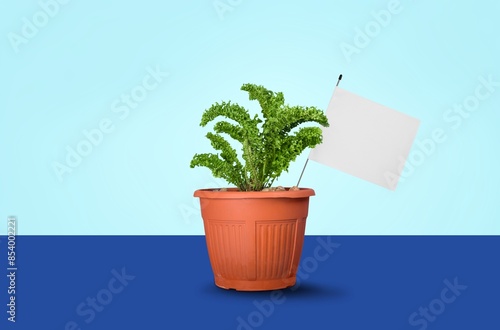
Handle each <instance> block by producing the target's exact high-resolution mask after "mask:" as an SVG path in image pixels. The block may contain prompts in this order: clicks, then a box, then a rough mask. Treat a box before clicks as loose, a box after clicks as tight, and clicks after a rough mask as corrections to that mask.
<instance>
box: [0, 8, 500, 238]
mask: <svg viewBox="0 0 500 330" xmlns="http://www.w3.org/2000/svg"><path fill="white" fill-rule="evenodd" d="M50 2H51V1H49V0H45V1H43V0H42V1H41V2H40V3H42V4H43V3H50ZM40 3H39V2H36V1H19V2H12V1H11V2H8V4H6V3H4V4H2V5H1V9H0V30H1V34H2V35H3V38H2V42H1V44H0V47H1V54H2V61H1V62H0V66H1V71H0V72H2V78H1V98H0V111H1V112H0V113H1V117H0V124H1V127H0V143H1V144H0V152H1V155H2V164H1V182H0V209H1V212H0V215H1V216H2V217H4V218H5V226H4V225H0V233H2V234H5V232H6V218H7V216H9V215H15V216H17V217H18V219H19V223H18V233H19V234H25V235H48V234H56V235H62V234H117V235H122V234H138V235H141V234H174V235H183V234H203V226H202V221H201V218H200V214H199V209H198V205H197V203H198V201H197V200H196V199H194V198H193V197H192V193H193V191H194V190H195V189H197V188H203V187H208V186H212V187H213V186H224V185H225V184H224V182H222V181H220V180H214V179H212V178H211V175H210V172H209V171H208V170H207V169H204V168H197V169H190V168H189V161H190V159H191V157H192V155H193V154H194V153H195V152H201V151H204V150H210V149H209V145H208V142H207V141H206V139H205V138H204V135H205V134H206V132H207V130H206V129H202V128H200V127H199V126H198V123H199V120H200V116H201V114H202V112H203V110H204V109H205V108H207V107H209V106H210V105H211V104H212V103H213V102H215V101H221V100H232V101H235V102H238V103H240V104H242V105H245V106H248V107H249V108H251V109H254V110H256V109H258V108H257V106H256V104H254V103H251V102H249V101H248V100H247V94H246V93H245V92H242V91H240V90H239V88H240V86H241V85H242V84H243V83H247V82H251V83H258V84H262V85H264V86H266V87H268V88H270V89H272V90H274V91H282V92H284V94H285V97H286V99H287V102H288V103H290V104H298V105H315V106H318V107H321V108H326V106H327V104H328V102H329V100H330V97H331V94H332V91H333V87H334V85H335V83H336V80H337V76H338V75H339V73H343V74H344V80H343V81H342V83H341V84H342V87H343V88H345V89H348V90H350V91H352V92H354V93H356V94H359V95H362V96H364V97H366V98H369V99H372V100H373V101H376V102H379V103H382V104H384V105H387V106H389V107H391V108H394V109H398V110H399V111H402V112H405V113H407V114H409V115H411V116H414V117H417V118H419V119H420V120H421V122H422V123H421V126H420V130H419V133H418V136H417V139H418V140H424V139H426V138H429V137H431V135H432V132H433V130H435V129H442V130H443V131H445V132H446V135H447V140H446V141H445V142H443V143H441V144H439V145H437V147H436V149H435V150H434V151H433V152H432V153H430V155H428V156H426V157H425V159H424V160H423V161H422V162H421V164H420V165H419V166H418V167H416V169H415V170H414V172H413V173H412V174H411V175H409V176H408V177H407V178H406V179H405V181H404V182H401V183H400V185H399V187H398V189H397V190H396V191H395V192H392V191H389V190H386V189H384V188H381V187H379V186H376V185H373V184H371V183H368V182H364V181H362V180H360V179H357V178H355V177H351V176H349V175H346V174H343V173H342V172H339V171H337V170H334V169H331V168H328V167H326V166H323V165H320V164H317V163H314V162H310V163H309V166H308V168H307V171H306V173H305V175H304V178H303V180H302V184H301V185H302V186H306V187H312V188H314V189H315V190H316V194H317V196H315V197H313V198H312V199H311V208H310V213H309V218H308V224H307V234H321V235H326V234H328V235H344V234H347V235H350V234H377V235H378V234H389V235H392V234H497V235H498V234H500V225H499V220H500V211H499V206H498V205H499V203H498V196H499V195H500V189H499V183H500V173H499V167H498V164H499V161H500V158H499V156H498V150H499V148H498V142H499V138H500V130H499V129H498V123H499V122H500V115H499V111H498V110H499V104H500V88H499V87H498V86H497V87H496V90H495V91H494V92H492V93H490V95H489V96H488V97H487V98H486V99H484V100H481V101H480V104H479V106H478V108H477V109H476V111H474V112H472V113H471V114H470V117H469V118H466V119H464V120H463V121H462V122H461V125H460V127H458V128H453V127H452V123H450V122H446V121H445V120H444V118H443V114H444V113H445V112H446V111H447V110H448V109H450V108H452V107H453V105H454V104H462V102H464V100H465V99H466V98H467V97H469V96H471V95H474V93H475V89H476V88H477V87H478V86H479V85H480V80H479V77H484V78H485V79H488V77H490V76H491V79H493V80H494V81H500V66H499V64H498V59H499V58H500V46H499V37H498V31H500V23H499V19H498V13H500V4H499V3H498V2H494V1H467V2H465V1H463V2H460V1H459V2H457V1H451V0H448V1H439V2H435V1H415V0H412V1H410V0H401V1H400V5H399V7H400V12H399V13H397V14H393V15H392V17H391V20H390V22H389V23H388V24H386V26H383V27H381V29H380V31H376V30H372V35H373V37H372V38H370V39H371V41H370V42H369V44H368V45H366V46H365V45H363V46H364V47H360V48H359V53H357V54H353V55H352V56H351V57H350V58H347V57H346V56H345V55H344V54H343V52H342V50H341V45H342V43H349V44H351V45H353V44H354V39H355V37H356V34H357V32H356V31H357V30H356V29H358V28H359V29H361V30H363V29H365V28H370V27H372V28H376V26H375V25H374V24H373V22H375V19H374V17H373V16H372V12H379V11H381V10H386V9H387V8H388V6H389V3H390V1H370V2H366V3H363V4H358V3H357V2H353V1H347V0H345V1H273V2H269V1H263V0H260V1H257V0H253V1H245V0H242V1H236V0H232V1H229V0H222V1H218V3H222V4H226V5H227V6H230V8H231V10H230V11H226V12H224V13H223V14H222V15H218V13H217V11H216V9H215V7H214V3H217V1H212V0H203V1H189V2H188V1H152V0H150V1H136V2H132V1H131V2H125V1H106V2H100V1H76V0H73V1H70V2H68V3H67V4H59V5H58V6H59V8H58V9H57V8H56V7H54V6H52V7H50V8H51V9H52V11H53V12H54V13H55V14H54V13H53V17H50V18H48V20H47V21H46V22H44V21H43V19H44V16H43V14H40V13H39V12H40V11H41V10H42V8H41V4H40ZM37 13H38V14H37ZM34 15H35V18H36V19H38V20H39V22H42V23H43V24H45V23H46V24H45V26H43V27H41V28H40V29H39V31H38V32H37V34H36V35H35V36H33V37H32V38H27V39H26V40H27V42H26V43H22V44H20V45H18V46H19V47H18V52H16V51H15V49H14V48H16V47H13V46H12V43H11V41H10V40H9V38H12V33H16V34H18V35H20V36H22V28H23V24H25V21H23V18H27V19H28V20H30V21H31V22H33V19H34V18H33V16H34ZM37 15H38V16H37ZM45 17H48V16H47V15H46V16H45ZM156 67H158V68H159V69H160V70H161V71H164V72H167V71H168V72H169V76H168V77H167V78H165V79H164V80H163V81H162V82H161V83H159V84H158V86H157V87H156V88H155V89H154V90H152V91H149V92H148V94H147V95H146V97H145V99H144V101H142V102H140V103H139V105H138V106H137V107H136V108H135V109H132V110H131V111H130V113H129V116H128V117H126V118H124V119H120V113H115V112H113V111H112V105H113V102H114V101H115V100H119V98H120V95H122V94H124V93H130V91H131V90H132V89H133V88H135V87H136V86H138V85H140V84H141V83H142V81H143V79H144V77H145V76H146V75H147V74H148V71H147V70H148V68H151V69H154V68H156ZM105 118H108V119H109V120H111V121H112V123H113V125H114V130H113V131H112V132H111V133H108V134H105V135H104V137H103V140H102V142H101V143H100V144H99V145H97V146H95V147H94V148H93V150H92V151H91V152H90V153H89V155H88V156H86V157H84V158H83V160H82V161H81V164H79V165H78V166H77V167H75V168H74V169H73V171H72V172H71V173H66V174H64V175H63V181H62V182H61V181H60V180H58V177H57V175H56V173H55V171H54V169H53V162H60V163H63V164H64V162H65V157H66V153H67V151H66V147H67V146H69V147H71V148H76V147H77V145H78V144H79V143H81V141H83V140H84V139H85V136H84V135H83V133H82V131H83V130H91V129H95V128H97V127H98V125H99V122H100V121H101V120H103V119H105ZM414 149H415V147H414ZM306 156H307V152H305V153H304V154H302V156H301V157H300V159H298V161H297V162H296V163H294V164H293V165H292V166H291V168H290V172H289V173H288V174H286V175H284V176H283V177H282V178H281V179H280V180H279V182H278V183H279V184H282V185H287V186H290V185H293V184H295V183H296V180H297V179H298V176H299V174H300V171H301V169H302V166H303V164H304V161H305V159H306Z"/></svg>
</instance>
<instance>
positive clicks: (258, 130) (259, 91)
mask: <svg viewBox="0 0 500 330" xmlns="http://www.w3.org/2000/svg"><path fill="white" fill-rule="evenodd" d="M241 90H243V91H246V92H248V94H249V99H250V100H257V101H258V102H259V104H260V106H261V108H262V117H263V118H260V117H259V115H255V116H254V117H251V116H250V114H249V112H248V110H247V109H245V108H244V107H241V106H239V105H238V104H234V103H231V102H230V101H229V102H222V103H215V104H213V105H212V106H211V107H210V108H209V109H207V110H205V112H204V113H203V116H202V118H201V123H200V126H202V127H204V126H206V125H207V124H208V123H209V122H211V121H212V120H214V119H216V118H218V117H225V118H228V119H230V120H232V121H233V122H234V123H232V122H228V121H219V122H217V123H216V124H215V125H214V127H213V130H214V133H212V132H209V133H207V135H206V137H207V138H208V139H209V140H210V142H211V144H212V147H213V148H214V149H216V150H218V151H220V153H217V154H213V153H203V154H195V155H194V157H193V159H192V160H191V168H194V167H197V166H204V167H207V168H209V169H210V170H211V171H212V174H213V175H214V176H215V177H216V178H223V179H225V180H226V181H227V182H229V183H231V184H234V185H235V186H237V187H238V188H239V189H240V190H242V191H260V190H262V189H264V188H268V187H270V186H271V185H272V184H273V182H274V180H276V179H277V178H278V177H279V176H280V175H281V174H282V172H283V171H288V167H289V165H290V163H291V162H292V161H294V160H295V159H296V158H297V156H298V155H300V154H301V153H302V151H304V149H305V148H308V147H309V148H313V147H315V146H316V145H318V144H319V143H321V141H322V131H321V128H319V127H316V126H312V127H300V128H298V129H297V130H294V131H292V130H293V129H294V128H296V127H297V126H299V125H301V124H303V123H306V122H315V123H318V124H320V125H322V126H325V127H326V126H328V119H327V118H326V116H325V114H324V113H323V111H321V110H320V109H318V108H316V107H301V106H289V105H285V98H284V96H283V93H281V92H279V93H275V92H273V91H270V90H268V89H266V88H264V87H263V86H259V85H254V84H244V85H243V86H242V87H241ZM222 134H227V135H228V136H230V137H231V138H233V139H234V140H236V141H238V142H240V143H241V146H242V149H241V151H242V154H241V158H242V160H243V162H242V161H241V160H240V158H239V157H238V154H237V153H236V150H235V149H234V148H233V147H232V146H231V144H230V143H229V142H228V141H227V140H226V139H225V138H224V136H223V135H222Z"/></svg>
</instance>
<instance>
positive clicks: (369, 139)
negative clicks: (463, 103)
mask: <svg viewBox="0 0 500 330" xmlns="http://www.w3.org/2000/svg"><path fill="white" fill-rule="evenodd" d="M326 115H327V117H328V121H329V123H330V127H326V128H323V143H321V144H320V145H318V146H316V147H315V148H314V149H312V150H311V152H310V154H309V159H311V160H314V161H317V162H319V163H322V164H325V165H327V166H331V167H333V168H336V169H338V170H340V171H342V172H345V173H348V174H351V175H354V176H356V177H358V178H361V179H364V180H367V181H370V182H372V183H375V184H378V185H380V186H383V187H385V188H388V189H391V190H395V189H396V187H397V184H398V182H399V177H400V174H401V171H402V170H403V168H404V164H405V162H406V159H407V157H408V154H409V152H410V149H411V146H412V144H413V140H414V139H415V136H416V134H417V131H418V126H419V125H420V121H419V120H418V119H416V118H413V117H410V116H408V115H406V114H404V113H401V112H398V111H395V110H393V109H390V108H387V107H385V106H383V105H381V104H378V103H375V102H373V101H370V100H368V99H365V98H363V97H360V96H358V95H356V94H353V93H351V92H348V91H346V90H344V89H341V88H339V87H337V88H335V91H334V93H333V96H332V99H331V101H330V104H329V105H328V109H327V111H326Z"/></svg>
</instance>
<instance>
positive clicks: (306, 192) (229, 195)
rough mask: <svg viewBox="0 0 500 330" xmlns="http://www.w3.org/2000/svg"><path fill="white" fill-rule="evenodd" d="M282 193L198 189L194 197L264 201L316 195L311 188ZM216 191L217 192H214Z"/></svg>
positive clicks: (230, 189) (287, 190)
mask: <svg viewBox="0 0 500 330" xmlns="http://www.w3.org/2000/svg"><path fill="white" fill-rule="evenodd" d="M285 189H286V190H284V191H283V190H281V191H239V190H238V188H227V191H219V190H218V188H206V189H198V190H195V192H194V197H200V198H208V199H250V198H251V199H264V198H306V197H310V196H314V195H316V194H315V192H314V190H313V189H311V188H299V190H289V189H290V187H285ZM214 190H216V191H214Z"/></svg>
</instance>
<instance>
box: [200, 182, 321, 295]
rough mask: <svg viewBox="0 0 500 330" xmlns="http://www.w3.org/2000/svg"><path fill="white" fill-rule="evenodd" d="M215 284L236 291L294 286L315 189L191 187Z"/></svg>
mask: <svg viewBox="0 0 500 330" xmlns="http://www.w3.org/2000/svg"><path fill="white" fill-rule="evenodd" d="M194 196H195V197H199V198H200V205H201V215H202V217H203V223H204V227H205V237H206V242H207V248H208V254H209V258H210V263H211V265H212V270H213V273H214V278H215V284H216V285H217V286H219V287H221V288H224V289H236V290H241V291H262V290H276V289H282V288H286V287H290V286H293V285H294V284H295V281H296V273H297V267H298V265H299V261H300V255H301V253H302V245H303V243H304V232H305V227H306V218H307V213H308V210H309V196H314V190H312V189H309V188H301V189H300V190H296V191H289V190H288V189H286V190H285V191H266V192H260V191H259V192H255V191H251V192H241V191H237V190H236V189H228V190H227V191H213V190H212V189H201V190H196V191H195V193H194Z"/></svg>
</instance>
